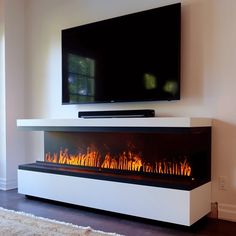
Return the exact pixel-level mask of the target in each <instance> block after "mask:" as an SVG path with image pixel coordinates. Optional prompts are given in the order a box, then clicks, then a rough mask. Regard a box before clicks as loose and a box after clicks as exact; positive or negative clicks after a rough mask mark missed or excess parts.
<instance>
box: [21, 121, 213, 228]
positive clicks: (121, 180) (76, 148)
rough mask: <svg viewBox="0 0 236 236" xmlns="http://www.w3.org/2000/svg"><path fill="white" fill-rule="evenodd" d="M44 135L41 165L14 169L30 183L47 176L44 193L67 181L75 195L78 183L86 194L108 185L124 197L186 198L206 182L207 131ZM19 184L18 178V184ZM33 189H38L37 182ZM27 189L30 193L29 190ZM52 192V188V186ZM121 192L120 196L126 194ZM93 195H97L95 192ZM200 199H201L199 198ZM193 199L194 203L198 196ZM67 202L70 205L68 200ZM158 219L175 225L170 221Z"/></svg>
mask: <svg viewBox="0 0 236 236" xmlns="http://www.w3.org/2000/svg"><path fill="white" fill-rule="evenodd" d="M154 119H155V118H154ZM105 120H106V119H105ZM105 120H104V121H105ZM118 120H119V119H118ZM146 120H149V121H151V119H150V118H146ZM89 122H91V121H89ZM85 123H86V121H85ZM43 130H44V157H43V160H41V161H36V162H35V163H30V164H23V165H20V166H19V173H24V174H27V176H28V174H30V176H31V178H34V176H35V175H36V176H38V175H40V177H39V178H42V176H43V178H44V177H45V176H47V178H46V179H45V181H47V182H44V180H40V181H43V182H44V187H43V189H45V188H48V187H47V186H46V185H47V184H48V182H50V181H51V180H53V179H55V178H57V180H56V182H60V181H61V178H62V179H63V181H62V182H64V181H67V182H66V183H65V185H68V186H70V185H71V183H72V182H74V181H78V183H76V185H75V186H74V187H73V188H76V187H78V192H79V195H80V194H81V191H84V190H82V186H80V184H81V183H82V182H83V181H85V182H86V183H84V184H85V186H86V187H85V186H84V187H85V189H86V191H87V189H90V188H92V185H94V184H95V185H96V186H98V185H99V184H101V186H102V185H104V184H105V185H107V184H108V185H109V184H112V185H113V186H116V188H118V189H119V188H121V189H120V191H123V188H125V192H127V194H128V195H129V194H130V193H129V191H131V189H133V188H136V189H139V190H138V191H141V194H143V192H146V193H145V194H148V192H149V194H150V195H152V191H153V190H154V191H157V190H159V193H155V194H157V195H161V191H163V189H164V191H166V190H168V191H169V190H170V191H177V192H176V193H178V194H179V193H181V194H182V193H188V194H190V197H191V194H192V193H194V192H197V191H199V192H200V193H201V192H202V191H203V190H202V188H204V187H202V186H207V184H208V183H209V182H210V181H211V127H210V126H193V127H191V126H190V127H177V126H176V127H175V126H174V127H166V126H164V127H162V126H159V127H157V126H150V125H148V126H147V127H145V126H144V127H140V126H119V125H118V126H117V127H115V126H109V125H108V126H107V125H104V126H101V125H98V126H87V125H82V126H81V127H78V126H77V127H65V126H63V127H48V126H47V127H44V128H43ZM36 176H35V177H36ZM28 177H29V176H28ZM28 177H27V179H28ZM23 178H26V177H23ZM29 178H30V177H29ZM37 178H38V177H36V178H35V179H37ZM48 178H49V179H48ZM21 179H22V176H21V174H20V175H19V181H20V180H21ZM24 181H25V180H24ZM90 182H92V183H93V184H91V183H90ZM45 183H46V185H45ZM34 184H35V185H36V186H37V183H34ZM40 184H41V183H39V186H37V187H38V188H40ZM90 184H91V186H90ZM22 185H24V184H22V183H20V182H19V189H20V191H22V193H25V194H27V195H33V196H35V195H36V196H39V197H43V198H49V199H52V200H59V201H64V200H62V199H60V197H59V198H57V197H56V199H55V198H54V197H47V194H48V193H47V194H46V195H45V196H44V194H43V195H42V196H41V193H39V194H34V193H26V192H25V187H22ZM28 187H30V188H31V189H32V188H33V186H28ZM28 187H27V188H28ZM37 187H36V188H37ZM51 187H52V188H54V187H55V186H54V184H53V183H52V186H51ZM61 188H64V186H63V187H62V186H61ZM110 188H111V186H110V187H106V188H104V187H100V188H98V189H99V191H105V192H106V193H108V192H109V191H112V190H111V189H110ZM147 189H148V190H147ZM37 191H38V190H37ZM70 191H72V192H73V191H74V190H73V189H72V190H70ZM89 191H91V190H89ZM132 191H133V190H132ZM135 191H136V190H135ZM179 191H180V192H179ZM125 192H123V193H122V194H126V193H125ZM66 194H68V193H66ZM94 194H98V193H97V191H96V192H94ZM109 194H110V193H109ZM109 194H108V195H109ZM120 194H121V193H120ZM134 194H136V193H134ZM155 194H154V195H153V196H152V197H153V200H154V199H157V197H155ZM172 194H173V193H172ZM128 195H127V197H128ZM192 195H193V194H192ZM197 195H198V194H197ZM200 195H201V194H200ZM86 197H87V196H86ZM102 197H104V196H102ZM116 197H117V198H118V199H119V198H120V197H121V196H119V195H116ZM132 197H133V198H135V197H137V196H132ZM158 197H159V196H158ZM200 197H201V198H202V196H200ZM145 198H147V197H145ZM148 198H149V195H148ZM164 198H169V197H168V194H164ZM195 198H196V199H195ZM109 199H110V198H109ZM194 199H195V200H196V201H197V197H194ZM147 200H148V199H147ZM183 200H184V198H183ZM89 201H90V200H89ZM184 201H186V199H185V200H184ZM191 201H193V200H191ZM191 201H190V203H191ZM66 202H68V203H74V202H73V201H72V202H71V201H70V200H69V201H66ZM82 202H83V201H82ZM145 202H146V200H145ZM153 204H155V203H153ZM156 204H157V203H156ZM158 204H159V203H158ZM161 204H162V203H161ZM177 204H178V203H177ZM78 205H85V206H89V207H94V208H99V209H103V210H109V211H111V210H110V208H109V207H108V208H107V207H105V208H101V207H96V204H95V205H94V204H90V205H89V204H88V203H87V202H86V204H84V203H81V202H79V203H78ZM111 208H113V206H112V207H111ZM114 212H119V213H124V214H130V212H129V210H128V212H123V211H120V210H115V211H114ZM205 214H206V213H205ZM130 215H135V216H141V217H143V216H142V214H141V215H140V214H133V213H131V214H130ZM144 217H145V218H151V219H157V220H162V219H159V218H158V217H147V216H145V214H144ZM198 218H199V217H198ZM163 220H164V221H169V222H174V223H176V222H175V221H173V220H165V219H163ZM193 221H194V220H192V222H193ZM177 223H179V222H177ZM180 223H181V222H180ZM181 224H182V223H181ZM183 224H186V225H188V224H190V223H183Z"/></svg>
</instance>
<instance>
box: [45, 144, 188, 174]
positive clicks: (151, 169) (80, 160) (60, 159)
mask: <svg viewBox="0 0 236 236" xmlns="http://www.w3.org/2000/svg"><path fill="white" fill-rule="evenodd" d="M45 161H46V162H51V163H59V164H68V165H76V166H87V167H97V168H107V169H118V170H128V171H136V172H141V171H142V172H148V173H157V174H169V175H181V176H191V166H190V164H189V162H188V161H187V157H185V158H184V159H183V161H179V162H177V161H166V160H162V161H156V162H155V164H153V165H152V164H150V163H149V162H145V161H144V160H143V159H142V157H141V155H140V154H137V153H133V152H131V151H127V152H126V151H124V152H123V153H121V154H119V155H118V156H112V155H111V154H110V153H106V154H105V156H104V157H103V158H102V156H101V154H100V152H99V151H91V150H90V148H87V152H86V153H84V154H82V153H78V154H69V150H68V149H67V148H65V149H64V150H62V149H60V152H59V155H58V153H54V154H51V153H50V152H48V153H46V154H45Z"/></svg>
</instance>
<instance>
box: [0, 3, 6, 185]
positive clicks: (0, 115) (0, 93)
mask: <svg viewBox="0 0 236 236" xmlns="http://www.w3.org/2000/svg"><path fill="white" fill-rule="evenodd" d="M4 9H5V4H4V1H3V0H0V188H1V186H3V185H4V183H5V181H6V139H5V137H6V116H5V37H4V33H5V32H4V31H5V19H4Z"/></svg>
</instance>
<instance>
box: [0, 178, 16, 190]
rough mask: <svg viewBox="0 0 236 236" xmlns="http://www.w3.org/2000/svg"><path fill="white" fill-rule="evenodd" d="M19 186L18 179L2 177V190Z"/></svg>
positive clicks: (0, 182)
mask: <svg viewBox="0 0 236 236" xmlns="http://www.w3.org/2000/svg"><path fill="white" fill-rule="evenodd" d="M15 188H17V180H16V179H12V180H6V179H4V178H0V190H5V191H6V190H10V189H15Z"/></svg>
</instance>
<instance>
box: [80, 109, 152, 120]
mask: <svg viewBox="0 0 236 236" xmlns="http://www.w3.org/2000/svg"><path fill="white" fill-rule="evenodd" d="M154 116H155V110H152V109H141V110H110V111H79V112H78V117H79V118H140V117H154Z"/></svg>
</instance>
